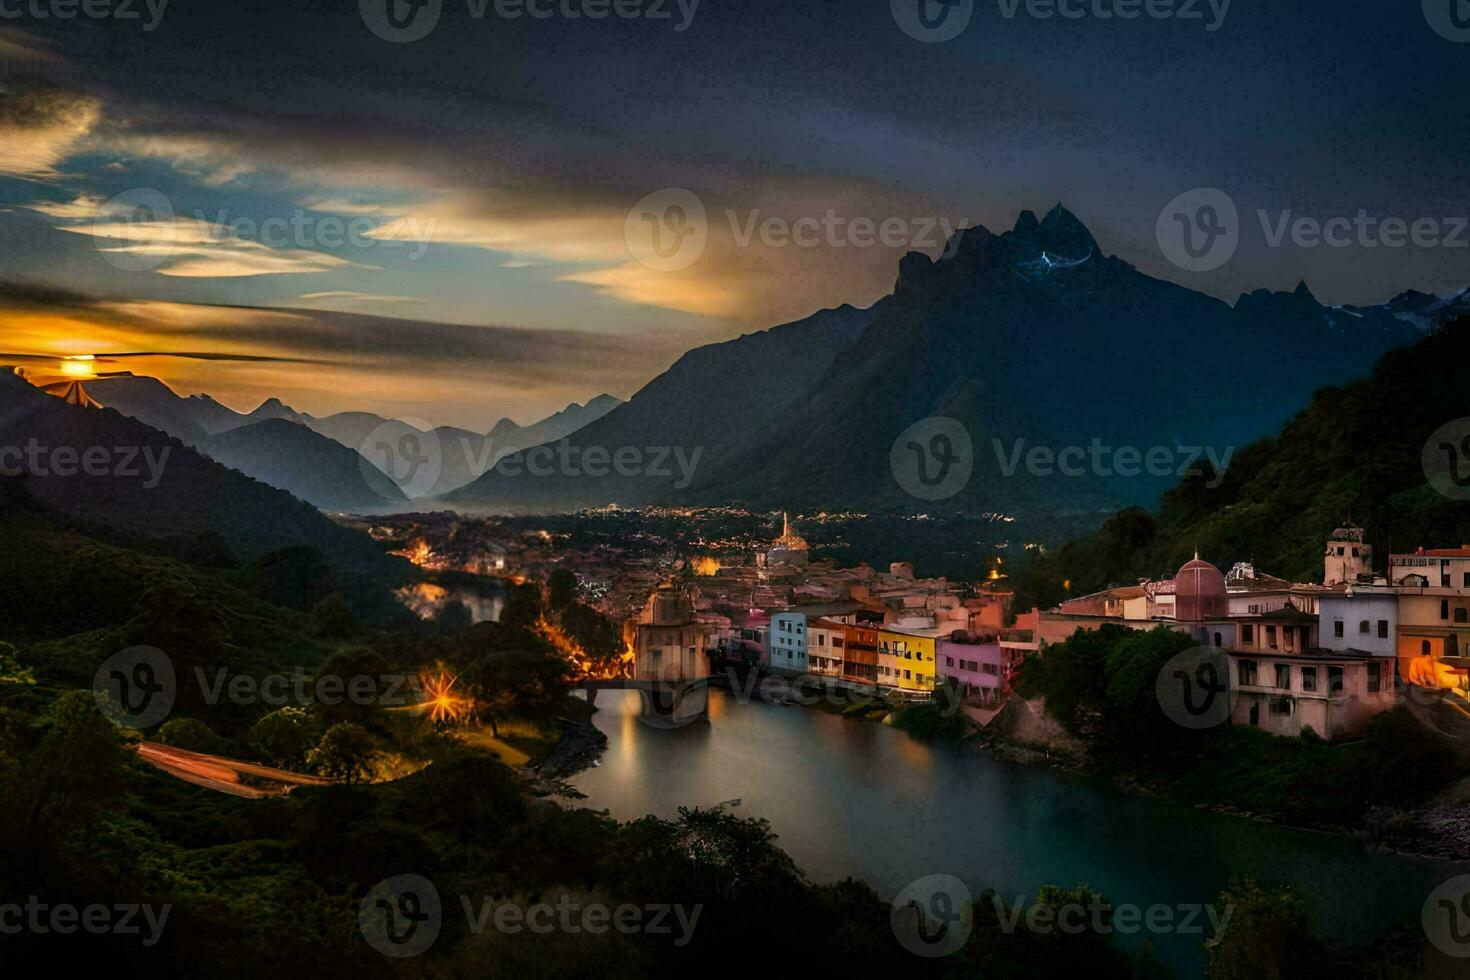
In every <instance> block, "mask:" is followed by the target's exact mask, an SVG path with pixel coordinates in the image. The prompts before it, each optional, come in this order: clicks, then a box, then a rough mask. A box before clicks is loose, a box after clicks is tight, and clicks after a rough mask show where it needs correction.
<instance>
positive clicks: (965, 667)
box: [935, 636, 1011, 708]
mask: <svg viewBox="0 0 1470 980" xmlns="http://www.w3.org/2000/svg"><path fill="white" fill-rule="evenodd" d="M974 639H975V640H977V641H978V642H974V643H962V642H959V641H957V640H940V641H939V650H938V652H937V653H936V655H935V659H936V660H937V661H938V662H939V677H940V678H941V679H944V678H953V679H954V680H955V681H956V682H958V683H959V685H960V692H961V693H962V694H963V695H964V698H965V703H967V704H972V705H976V706H979V707H986V708H995V707H999V706H1000V704H1001V703H1002V702H1003V701H1004V700H1005V697H1006V695H1007V694H1008V693H1009V691H1010V685H1011V667H1010V654H1009V653H1008V652H1007V651H1006V650H1004V649H1002V648H1001V645H1000V642H999V640H997V639H996V637H994V636H978V637H974Z"/></svg>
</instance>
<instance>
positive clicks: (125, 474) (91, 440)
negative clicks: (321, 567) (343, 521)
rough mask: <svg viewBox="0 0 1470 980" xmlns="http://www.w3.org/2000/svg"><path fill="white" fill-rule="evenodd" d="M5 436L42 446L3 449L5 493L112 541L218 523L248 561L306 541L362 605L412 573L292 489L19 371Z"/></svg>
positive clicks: (0, 421)
mask: <svg viewBox="0 0 1470 980" xmlns="http://www.w3.org/2000/svg"><path fill="white" fill-rule="evenodd" d="M0 446H3V447H17V448H20V449H22V450H23V451H24V450H27V449H29V448H30V447H35V452H34V456H35V459H34V460H30V459H26V460H24V461H17V460H16V459H15V458H14V457H13V455H9V454H7V458H6V459H5V460H4V461H3V462H4V463H5V465H6V467H7V469H12V470H13V469H19V470H21V471H22V475H20V476H5V477H3V478H0V483H4V484H7V485H8V486H7V488H6V491H5V493H4V494H0V499H7V498H19V499H22V500H25V501H28V502H29V503H28V504H27V508H28V509H36V510H39V512H41V513H44V514H47V515H50V516H52V517H54V518H55V519H57V520H61V521H66V522H69V523H75V524H79V525H80V526H82V527H83V528H87V529H95V530H97V531H99V532H104V533H105V534H106V535H108V536H109V537H111V538H112V539H122V540H124V541H126V542H129V543H132V544H146V545H148V546H150V547H155V546H156V547H162V548H165V549H169V550H179V549H181V548H185V547H188V546H189V545H191V544H193V543H194V542H197V541H199V540H200V538H201V537H202V536H204V535H207V534H210V533H212V534H214V535H218V537H219V538H220V539H222V540H223V542H224V544H225V545H226V546H227V547H228V548H229V549H230V550H231V552H233V554H234V555H235V557H237V558H238V559H240V560H242V561H246V562H249V561H253V560H256V559H259V558H262V557H264V556H267V555H270V554H273V553H277V552H281V551H284V550H286V549H301V548H306V549H310V551H312V552H315V553H316V554H317V555H319V556H320V559H321V561H322V562H324V563H325V564H326V565H327V566H328V567H329V568H330V569H331V573H332V575H333V576H334V577H335V578H336V579H337V580H338V583H339V585H340V587H341V590H342V591H343V592H344V593H346V594H347V595H348V598H349V599H351V600H353V601H354V602H358V603H361V604H363V605H365V606H366V605H380V604H381V603H382V602H383V601H384V600H385V591H384V590H385V589H386V588H387V587H389V586H393V585H401V584H405V583H407V582H408V581H411V580H412V578H413V574H414V573H413V569H412V567H411V566H410V565H409V564H408V563H407V562H405V561H403V560H402V559H398V558H394V557H391V556H389V555H386V554H384V553H383V552H382V550H381V549H379V548H378V546H377V545H376V544H375V543H374V542H373V541H372V540H371V539H370V538H368V537H367V536H366V535H364V534H361V533H359V532H357V531H353V530H350V529H348V528H345V527H342V526H340V525H338V524H336V523H334V522H333V521H331V520H329V519H327V518H326V517H324V516H323V515H322V514H321V513H320V512H319V511H317V510H316V508H314V507H312V506H311V505H310V504H308V503H305V502H303V501H301V500H298V499H296V498H295V497H293V496H291V495H290V494H289V493H286V492H284V491H282V490H278V489H275V488H273V487H270V486H267V485H266V484H264V483H262V482H259V481H257V480H253V479H251V478H249V477H247V476H244V475H242V474H240V473H238V472H236V471H235V470H233V469H230V468H229V467H227V466H224V465H222V464H221V463H219V462H216V461H215V460H213V459H210V458H209V457H207V456H205V455H203V454H202V453H200V452H198V451H196V450H194V449H192V448H190V447H189V446H187V445H185V444H184V443H183V442H182V441H180V440H178V439H176V438H173V437H171V436H169V435H167V434H165V433H163V432H161V431H159V430H158V429H155V428H153V427H151V426H148V425H146V424H144V423H143V422H141V421H138V420H136V419H133V418H130V417H128V416H125V415H122V414H121V413H119V412H117V411H115V410H112V409H108V408H87V407H82V406H77V405H69V404H67V403H66V402H64V401H62V400H61V399H59V398H54V397H52V396H50V395H47V394H45V393H44V392H42V391H40V390H39V389H37V388H35V387H33V386H32V385H31V384H30V383H29V382H27V381H25V380H24V379H23V378H21V377H18V376H16V375H13V374H3V373H0ZM89 458H90V459H91V463H90V464H89V465H88V466H86V467H84V466H82V465H81V462H80V461H83V460H87V459H89ZM7 512H8V510H7Z"/></svg>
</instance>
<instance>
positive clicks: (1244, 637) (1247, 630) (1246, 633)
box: [1240, 623, 1256, 646]
mask: <svg viewBox="0 0 1470 980" xmlns="http://www.w3.org/2000/svg"><path fill="white" fill-rule="evenodd" d="M1240 642H1241V644H1242V645H1244V646H1251V645H1252V644H1254V643H1255V642H1256V628H1255V627H1254V626H1252V625H1250V624H1249V623H1246V624H1245V625H1244V626H1242V627H1241V628H1240Z"/></svg>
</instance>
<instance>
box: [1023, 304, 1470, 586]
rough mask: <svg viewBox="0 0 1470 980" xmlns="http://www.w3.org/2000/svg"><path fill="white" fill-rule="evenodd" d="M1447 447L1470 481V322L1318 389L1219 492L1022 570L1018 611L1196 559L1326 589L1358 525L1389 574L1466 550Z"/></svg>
mask: <svg viewBox="0 0 1470 980" xmlns="http://www.w3.org/2000/svg"><path fill="white" fill-rule="evenodd" d="M1262 356H1263V357H1269V356H1270V352H1269V351H1263V352H1262ZM1457 420H1458V422H1459V424H1456V423H1457ZM1446 427H1448V428H1446ZM1431 437H1433V443H1432V444H1430V440H1431ZM1445 445H1450V446H1452V447H1454V448H1453V454H1454V456H1453V458H1454V461H1455V462H1456V463H1457V464H1458V465H1459V466H1460V467H1461V470H1460V472H1463V473H1465V474H1466V475H1467V476H1470V318H1462V319H1460V320H1457V321H1455V322H1454V323H1452V324H1449V325H1447V326H1445V327H1444V328H1442V329H1441V330H1439V331H1437V332H1435V333H1433V334H1431V335H1430V336H1428V337H1426V338H1425V339H1424V340H1422V341H1420V342H1418V343H1416V344H1414V345H1413V346H1411V347H1406V348H1403V349H1400V350H1395V351H1391V352H1390V353H1388V354H1386V355H1384V356H1383V357H1382V358H1381V359H1380V360H1379V362H1378V364H1377V365H1376V367H1375V368H1374V371H1373V373H1372V375H1371V376H1370V377H1368V378H1365V379H1363V380H1361V381H1356V382H1354V383H1352V384H1349V385H1345V386H1342V387H1334V388H1327V389H1324V390H1322V391H1319V392H1317V394H1316V395H1315V396H1314V397H1313V399H1312V402H1311V404H1310V405H1309V406H1308V407H1307V408H1306V409H1305V410H1304V411H1302V412H1301V413H1300V414H1299V415H1297V416H1296V417H1295V418H1294V419H1292V420H1291V421H1290V422H1288V423H1287V425H1286V426H1285V427H1284V428H1283V429H1282V431H1281V433H1280V434H1279V435H1277V436H1275V437H1274V438H1270V439H1264V440H1261V441H1259V442H1256V443H1254V444H1252V445H1250V446H1246V447H1243V448H1241V449H1240V450H1239V451H1237V452H1236V453H1235V455H1234V458H1233V460H1232V462H1231V464H1230V466H1229V468H1228V470H1227V471H1226V473H1225V476H1224V479H1223V481H1221V482H1220V484H1219V485H1218V486H1216V487H1214V488H1211V487H1210V486H1209V484H1210V483H1212V482H1214V479H1215V474H1213V473H1199V474H1196V475H1194V476H1192V477H1189V478H1186V479H1185V480H1184V481H1183V482H1181V483H1180V484H1179V485H1178V486H1177V487H1175V488H1174V489H1173V490H1171V491H1169V492H1168V493H1167V494H1165V496H1164V498H1163V500H1162V501H1161V503H1160V506H1159V510H1158V511H1157V512H1155V513H1151V512H1148V511H1145V510H1142V509H1138V508H1130V509H1128V510H1124V511H1121V512H1119V513H1118V514H1116V515H1114V516H1113V517H1112V518H1111V519H1110V520H1108V522H1107V523H1106V524H1105V525H1104V526H1103V527H1102V528H1100V529H1099V530H1098V531H1096V532H1095V533H1093V534H1091V535H1088V536H1087V537H1084V538H1080V539H1078V540H1076V541H1073V542H1071V543H1070V544H1068V545H1066V546H1065V547H1063V548H1062V549H1060V550H1058V551H1056V552H1053V553H1051V554H1049V555H1046V556H1045V557H1042V558H1040V559H1038V560H1037V561H1035V562H1034V563H1032V564H1031V565H1030V566H1029V567H1027V568H1025V569H1021V570H1018V571H1017V573H1016V584H1017V587H1018V590H1019V592H1020V595H1018V604H1017V605H1018V608H1029V607H1030V605H1031V604H1033V603H1036V604H1040V605H1042V606H1043V607H1045V606H1048V605H1052V604H1055V603H1056V602H1058V601H1060V600H1061V599H1064V598H1066V597H1067V596H1069V595H1086V594H1088V593H1091V592H1095V591H1097V590H1099V589H1103V588H1106V587H1108V586H1110V585H1133V584H1137V582H1138V580H1139V579H1141V578H1143V577H1149V578H1156V577H1160V576H1168V575H1172V574H1173V572H1174V570H1176V569H1178V567H1179V566H1180V565H1181V564H1183V563H1184V562H1185V561H1186V560H1188V559H1189V557H1190V556H1191V555H1192V554H1193V553H1194V551H1195V550H1196V549H1197V550H1198V551H1199V553H1200V556H1201V557H1203V558H1205V559H1207V560H1209V561H1211V562H1213V563H1215V564H1216V565H1217V566H1220V567H1221V568H1224V569H1228V568H1229V567H1230V565H1231V563H1233V562H1236V561H1253V562H1255V564H1256V566H1257V568H1259V569H1262V570H1264V571H1267V572H1270V573H1271V574H1273V575H1279V576H1282V577H1284V578H1290V579H1293V580H1295V581H1302V582H1315V581H1320V579H1321V576H1322V551H1323V547H1324V545H1325V542H1326V539H1327V535H1328V534H1330V533H1331V531H1332V530H1333V529H1334V528H1336V527H1341V526H1343V525H1345V524H1349V523H1352V524H1357V525H1359V526H1360V527H1363V528H1365V529H1366V530H1367V532H1368V535H1369V540H1370V541H1371V543H1372V544H1373V546H1374V552H1375V555H1376V557H1377V560H1378V562H1379V567H1380V569H1382V568H1383V567H1384V566H1385V565H1386V562H1387V556H1388V554H1389V553H1390V551H1396V552H1406V551H1412V550H1414V549H1415V548H1417V547H1419V546H1420V545H1423V546H1424V547H1457V546H1459V545H1460V544H1462V543H1465V542H1470V501H1467V500H1463V499H1453V497H1452V496H1450V495H1447V494H1445V493H1442V492H1440V490H1438V489H1436V488H1435V486H1432V485H1431V484H1430V482H1429V477H1428V475H1427V471H1426V462H1425V457H1426V448H1427V450H1428V455H1429V457H1430V458H1431V459H1432V460H1435V461H1437V463H1438V465H1439V466H1440V467H1442V468H1443V467H1447V466H1449V465H1451V459H1452V450H1449V449H1445V448H1443V446H1445ZM1436 482H1437V483H1444V484H1445V485H1446V486H1450V487H1451V490H1452V492H1454V491H1455V490H1457V489H1458V488H1454V487H1453V485H1452V484H1450V483H1448V482H1447V481H1445V480H1443V479H1440V480H1437V481H1436ZM1458 493H1459V495H1460V496H1462V497H1470V487H1466V488H1464V489H1458Z"/></svg>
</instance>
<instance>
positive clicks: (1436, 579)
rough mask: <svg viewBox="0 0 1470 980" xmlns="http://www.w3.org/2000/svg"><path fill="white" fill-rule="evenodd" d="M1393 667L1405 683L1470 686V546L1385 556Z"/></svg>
mask: <svg viewBox="0 0 1470 980" xmlns="http://www.w3.org/2000/svg"><path fill="white" fill-rule="evenodd" d="M1388 578H1389V583H1390V584H1391V585H1392V586H1393V587H1394V591H1395V592H1396V593H1397V594H1398V627H1399V628H1398V642H1397V653H1398V671H1399V676H1400V677H1401V678H1403V680H1404V681H1406V682H1408V683H1410V684H1417V685H1419V686H1420V687H1430V688H1456V689H1459V690H1461V691H1464V690H1466V689H1467V688H1470V546H1464V547H1460V548H1441V549H1435V550H1429V551H1426V550H1425V549H1423V548H1420V549H1419V550H1418V551H1416V552H1414V553H1413V554H1410V555H1390V556H1389V567H1388Z"/></svg>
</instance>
